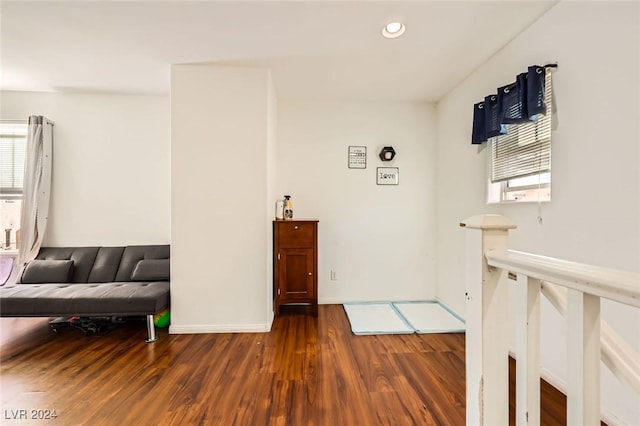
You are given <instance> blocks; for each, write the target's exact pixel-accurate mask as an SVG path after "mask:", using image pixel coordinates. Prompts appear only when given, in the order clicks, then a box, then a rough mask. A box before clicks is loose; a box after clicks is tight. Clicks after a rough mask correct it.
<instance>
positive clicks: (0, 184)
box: [0, 122, 27, 196]
mask: <svg viewBox="0 0 640 426" xmlns="http://www.w3.org/2000/svg"><path fill="white" fill-rule="evenodd" d="M26 146H27V124H26V123H15V122H0V195H2V196H16V195H20V194H22V181H23V179H24V161H25V155H26Z"/></svg>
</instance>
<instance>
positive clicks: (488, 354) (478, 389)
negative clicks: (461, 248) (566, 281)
mask: <svg viewBox="0 0 640 426" xmlns="http://www.w3.org/2000/svg"><path fill="white" fill-rule="evenodd" d="M460 226H461V227H464V228H465V229H466V230H467V231H466V299H467V304H466V308H467V312H466V314H467V317H466V329H467V330H466V370H467V371H466V373H467V374H466V375H467V422H466V424H467V425H487V426H499V425H507V424H509V346H508V333H509V331H508V327H507V320H508V318H507V315H508V312H507V303H508V294H507V291H508V289H507V282H506V277H502V275H503V272H502V270H501V269H499V268H489V267H488V265H487V262H486V259H485V256H484V255H485V253H486V252H487V251H489V250H493V249H498V248H507V237H508V233H509V229H514V228H516V225H515V224H514V223H513V222H511V221H510V220H509V219H507V218H506V217H504V216H499V215H478V216H472V217H470V218H468V219H466V220H464V221H463V222H462V223H461V224H460ZM505 274H506V272H505Z"/></svg>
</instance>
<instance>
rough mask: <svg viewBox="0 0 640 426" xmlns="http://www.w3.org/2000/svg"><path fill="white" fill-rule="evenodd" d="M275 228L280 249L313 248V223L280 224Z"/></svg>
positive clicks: (314, 226) (314, 227) (314, 225)
mask: <svg viewBox="0 0 640 426" xmlns="http://www.w3.org/2000/svg"><path fill="white" fill-rule="evenodd" d="M277 226H278V242H279V244H280V247H283V248H284V247H313V246H315V229H316V224H315V223H301V222H280V223H278V225H277Z"/></svg>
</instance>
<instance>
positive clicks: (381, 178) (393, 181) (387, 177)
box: [376, 167, 400, 185]
mask: <svg viewBox="0 0 640 426" xmlns="http://www.w3.org/2000/svg"><path fill="white" fill-rule="evenodd" d="M399 182H400V171H399V170H398V168H397V167H377V168H376V183H377V184H378V185H397V184H398V183H399Z"/></svg>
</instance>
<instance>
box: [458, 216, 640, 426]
mask: <svg viewBox="0 0 640 426" xmlns="http://www.w3.org/2000/svg"><path fill="white" fill-rule="evenodd" d="M461 226H462V227H464V228H465V229H466V268H465V269H466V270H465V282H466V292H465V298H466V305H467V310H466V312H467V332H466V335H465V344H466V348H467V351H466V353H467V355H466V378H467V402H466V405H467V424H479V425H482V424H485V425H500V424H508V423H509V409H508V406H509V402H508V401H509V395H508V386H507V383H508V374H507V373H508V368H507V365H506V364H507V363H506V359H507V357H506V354H507V352H508V346H509V343H508V338H507V336H508V334H509V323H510V322H514V323H515V328H516V355H517V358H518V363H517V365H516V410H515V411H516V412H515V415H516V416H515V417H516V424H517V425H519V426H521V425H529V426H531V425H539V424H540V388H539V384H540V366H541V365H540V326H541V318H540V295H541V293H542V294H545V295H546V296H547V298H548V299H549V300H550V301H551V303H552V304H553V305H554V306H556V307H557V308H558V309H559V310H560V311H565V312H566V315H565V317H566V326H567V333H566V345H567V360H568V363H567V374H566V375H567V423H568V424H576V425H577V424H580V425H585V426H587V425H588V426H597V425H599V424H600V421H601V419H602V415H601V410H602V407H601V400H600V399H601V398H600V396H601V387H600V368H601V367H600V364H601V362H602V361H604V363H605V365H607V366H608V367H609V369H610V370H611V371H612V372H613V374H614V375H615V376H616V377H618V378H619V379H620V380H621V381H623V382H625V383H627V384H629V385H631V388H632V389H633V390H634V391H638V390H639V388H640V365H638V359H639V357H638V355H637V354H636V353H635V352H636V351H635V349H633V348H631V347H630V346H629V345H628V344H627V343H626V342H625V341H624V340H622V339H621V338H620V337H618V336H617V335H615V333H614V332H613V330H612V329H611V328H610V327H608V326H607V325H606V324H604V323H603V321H602V316H601V299H603V298H604V299H609V300H612V301H616V302H620V303H624V304H627V305H630V306H633V307H636V308H640V274H638V273H634V272H624V271H618V270H614V269H608V268H602V267H598V266H592V265H586V264H581V263H576V262H570V261H565V260H560V259H555V258H551V257H546V256H539V255H535V254H528V253H522V252H519V251H514V250H508V249H507V248H508V246H507V240H508V234H509V230H510V229H513V228H515V227H516V226H515V224H514V223H513V222H512V221H510V220H509V219H508V218H505V217H503V216H499V215H476V216H472V217H470V218H468V219H466V220H465V221H464V222H463V223H461ZM507 277H508V278H510V279H513V280H515V281H516V283H517V284H516V285H515V288H514V290H515V293H516V294H515V296H516V298H515V299H516V300H515V303H516V305H515V306H514V308H515V309H514V313H515V318H514V319H513V320H512V319H511V318H509V315H508V313H507V310H506V309H505V308H504V307H505V305H506V304H508V303H509V302H508V300H509V297H508V293H509V292H508V290H509V287H510V285H509V284H508V280H507ZM549 283H553V284H554V285H551V284H549ZM562 287H564V289H562ZM563 290H566V298H565V297H564V296H563V293H565V292H564V291H563ZM558 294H560V296H559V297H558Z"/></svg>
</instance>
